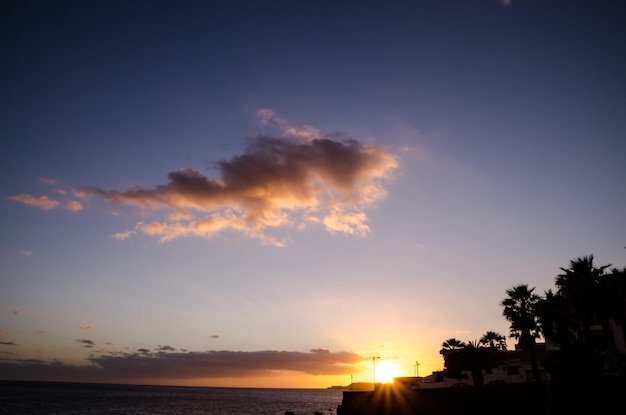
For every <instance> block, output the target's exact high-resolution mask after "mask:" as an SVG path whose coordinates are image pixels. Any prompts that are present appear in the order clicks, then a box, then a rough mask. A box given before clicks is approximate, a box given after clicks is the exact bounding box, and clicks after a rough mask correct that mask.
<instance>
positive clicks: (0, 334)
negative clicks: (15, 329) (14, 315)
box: [0, 329, 11, 337]
mask: <svg viewBox="0 0 626 415" xmlns="http://www.w3.org/2000/svg"><path fill="white" fill-rule="evenodd" d="M10 335H11V332H10V331H9V330H7V329H0V337H9V336H10Z"/></svg>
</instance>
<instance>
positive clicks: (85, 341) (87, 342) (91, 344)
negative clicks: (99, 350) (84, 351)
mask: <svg viewBox="0 0 626 415" xmlns="http://www.w3.org/2000/svg"><path fill="white" fill-rule="evenodd" d="M76 341H77V342H79V343H82V344H84V346H83V347H94V346H95V345H96V343H95V342H94V341H93V340H89V339H77V340H76Z"/></svg>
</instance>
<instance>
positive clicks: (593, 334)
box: [555, 255, 621, 370]
mask: <svg viewBox="0 0 626 415" xmlns="http://www.w3.org/2000/svg"><path fill="white" fill-rule="evenodd" d="M593 260H594V258H593V255H588V256H584V257H579V258H576V259H575V260H572V261H570V266H569V268H561V271H563V273H562V274H559V275H558V276H557V277H556V280H555V285H556V286H557V293H558V294H559V295H561V296H562V297H563V299H564V301H565V303H566V304H567V306H569V308H568V311H569V315H570V316H571V317H572V318H573V319H574V321H575V322H576V324H575V327H574V328H573V333H574V335H575V338H576V340H577V349H578V350H581V352H582V356H580V357H581V363H583V364H584V365H585V369H586V370H597V369H598V367H597V366H598V364H599V363H600V362H599V361H596V359H598V358H601V356H602V354H605V353H604V352H602V351H603V350H608V352H609V357H610V359H611V361H612V365H613V366H614V367H616V366H617V365H618V357H617V352H616V350H615V347H614V346H615V341H614V334H613V331H612V329H611V324H610V320H611V319H613V320H614V321H618V320H620V315H619V314H620V313H619V309H620V307H619V306H617V307H616V305H618V304H619V302H620V300H619V295H620V286H621V284H620V283H619V272H617V273H615V272H614V273H612V274H607V273H606V270H607V268H609V267H610V266H611V265H610V264H608V265H601V266H596V265H595V264H594V262H593ZM615 276H618V278H617V279H616V278H615ZM605 357H606V354H605Z"/></svg>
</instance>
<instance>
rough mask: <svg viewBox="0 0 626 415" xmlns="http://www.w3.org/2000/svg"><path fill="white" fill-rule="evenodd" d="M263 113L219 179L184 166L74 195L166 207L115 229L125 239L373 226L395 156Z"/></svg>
mask: <svg viewBox="0 0 626 415" xmlns="http://www.w3.org/2000/svg"><path fill="white" fill-rule="evenodd" d="M259 117H260V119H261V122H262V124H263V125H264V126H266V131H265V132H264V133H263V134H259V135H258V136H257V137H255V138H253V139H251V140H249V142H248V146H247V147H246V149H245V151H244V153H243V154H242V155H239V156H235V157H233V158H231V159H230V160H224V161H221V162H219V163H217V169H218V170H219V178H217V179H213V178H210V177H207V176H205V175H204V174H203V173H201V172H200V171H198V170H196V169H191V168H184V169H181V170H178V171H174V172H171V173H169V174H168V182H167V183H165V184H162V185H159V186H156V187H154V188H140V187H132V188H129V189H125V190H119V189H109V190H104V189H101V188H98V187H81V188H78V189H75V190H74V196H75V197H78V198H87V197H90V196H99V197H101V198H102V199H104V200H105V201H107V202H109V203H113V204H116V205H126V206H131V207H133V208H135V209H140V210H142V211H143V212H147V213H148V214H152V215H157V214H158V212H159V211H165V212H166V215H165V216H164V217H163V218H158V219H156V220H152V221H141V222H138V223H137V224H136V226H135V229H131V230H126V231H123V232H118V233H116V234H114V235H113V237H114V238H116V239H120V240H123V239H126V238H128V237H130V236H132V235H134V233H135V232H141V233H143V234H145V235H149V236H153V237H156V238H158V239H159V241H161V242H166V241H170V240H172V239H176V238H180V237H184V236H198V237H212V236H214V235H216V234H218V233H220V232H222V231H224V230H235V231H240V232H243V233H244V234H246V235H248V236H249V237H253V238H257V239H259V240H261V241H262V242H263V243H267V244H273V245H277V246H282V245H284V241H283V240H281V239H279V238H276V237H274V236H272V235H270V233H269V232H268V231H269V230H270V229H277V228H282V227H290V226H291V227H295V228H296V229H302V228H303V227H304V226H305V225H306V224H312V223H322V224H324V225H325V226H326V229H327V230H328V231H329V232H332V233H346V234H352V235H358V236H365V235H366V234H368V233H369V231H370V228H369V226H368V225H367V220H368V218H367V215H366V214H365V212H364V209H365V208H367V207H369V206H372V205H373V204H374V203H375V202H377V201H378V200H380V199H382V198H383V197H384V196H385V193H386V192H385V189H384V187H383V180H384V179H387V178H388V177H389V175H390V173H391V171H392V170H393V169H394V168H396V167H397V160H396V157H395V156H394V155H392V154H390V153H389V152H388V151H387V150H386V149H384V148H383V147H382V146H379V145H375V144H367V145H366V144H362V143H361V142H359V141H358V140H355V139H350V138H338V136H337V135H336V134H335V135H330V134H325V133H322V132H320V131H319V130H317V129H315V128H313V127H310V126H304V127H295V126H291V125H289V124H288V123H287V122H286V121H285V120H283V119H281V118H278V117H276V116H275V114H274V113H273V111H271V110H269V109H263V110H260V111H259Z"/></svg>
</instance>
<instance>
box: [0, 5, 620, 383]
mask: <svg viewBox="0 0 626 415" xmlns="http://www.w3.org/2000/svg"><path fill="white" fill-rule="evenodd" d="M0 7H2V10H1V11H0V19H1V24H0V27H1V29H0V30H1V33H2V35H1V37H0V48H1V49H0V50H1V53H2V57H3V58H2V60H1V63H0V71H1V77H0V96H2V99H1V100H0V111H1V114H2V122H1V123H0V140H1V144H0V184H1V187H0V196H1V197H0V218H1V223H0V228H1V229H2V231H1V232H0V379H30V380H62V381H88V382H114V383H144V384H171V385H204V386H244V387H298V388H299V387H307V388H308V387H315V388H317V387H327V386H331V385H347V384H349V383H350V382H351V381H354V382H370V381H372V379H373V377H374V375H375V374H376V376H377V377H380V378H379V379H377V380H383V379H382V378H383V376H384V375H386V374H394V375H402V376H412V375H414V374H415V373H418V374H419V375H422V376H423V375H427V374H429V373H431V372H432V371H435V370H440V369H442V367H443V361H442V359H441V355H440V354H439V350H440V348H441V344H442V342H443V341H445V340H446V339H449V338H457V339H460V340H462V341H470V340H472V341H473V340H476V339H479V338H480V337H481V336H482V335H483V334H484V333H485V332H487V331H496V332H499V333H502V334H505V335H508V333H509V325H508V323H507V321H506V320H505V319H504V318H503V317H502V308H501V306H500V302H501V301H502V299H504V298H505V290H506V289H508V288H510V287H512V286H514V285H517V284H521V283H524V284H528V285H530V286H531V287H536V291H535V292H536V293H538V294H543V292H544V291H545V290H548V289H551V288H554V278H555V277H556V276H557V275H558V274H559V272H560V268H561V267H567V266H568V265H569V261H570V260H572V259H575V258H577V257H581V256H585V255H590V254H593V255H594V257H595V261H596V263H597V264H598V265H604V264H613V266H615V267H620V268H621V267H624V266H626V186H625V185H624V183H625V181H626V180H625V179H626V163H625V162H624V155H625V154H626V137H625V132H626V75H625V74H626V52H625V50H624V47H623V45H624V41H626V26H624V24H623V21H624V18H625V17H626V6H625V5H624V3H623V2H621V1H607V0H594V1H580V0H567V1H565V0H509V1H505V0H500V1H498V0H438V1H435V0H413V1H386V2H377V1H341V2H336V1H326V0H316V1H308V0H302V1H265V2H257V1H232V2H204V1H176V2H174V1H106V2H104V1H92V2H84V1H55V2H48V1H5V2H2V6H0ZM508 344H509V347H510V348H512V347H514V344H515V343H514V340H512V339H509V341H508ZM394 370H395V371H394Z"/></svg>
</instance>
